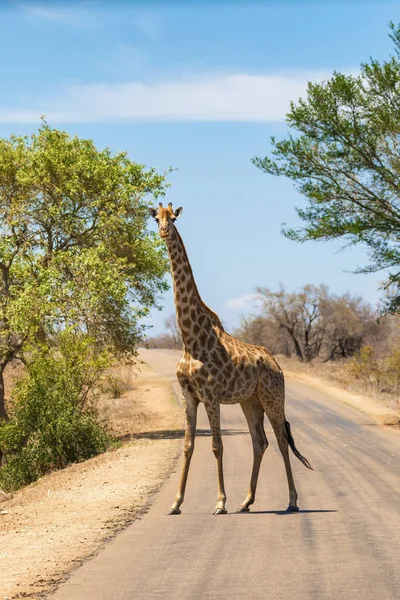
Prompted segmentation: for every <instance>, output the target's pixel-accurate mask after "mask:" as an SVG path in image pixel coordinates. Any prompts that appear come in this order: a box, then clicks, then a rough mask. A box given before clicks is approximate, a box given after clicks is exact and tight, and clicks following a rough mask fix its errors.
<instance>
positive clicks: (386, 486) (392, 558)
mask: <svg viewBox="0 0 400 600" xmlns="http://www.w3.org/2000/svg"><path fill="white" fill-rule="evenodd" d="M142 357H143V358H144V360H146V362H148V363H149V364H150V365H151V366H152V367H154V368H156V369H157V370H158V371H159V372H162V373H163V374H168V375H170V376H171V378H173V377H174V369H175V365H176V362H177V357H178V354H177V353H176V352H168V351H155V350H152V351H144V352H143V353H142ZM286 413H287V418H288V420H289V421H290V422H291V425H292V431H293V434H294V438H295V441H296V444H297V447H298V448H299V450H300V452H301V453H302V454H304V455H305V456H306V457H307V458H308V459H309V460H310V462H311V464H312V465H313V467H314V469H315V470H314V471H309V470H308V469H305V468H304V467H303V465H302V464H301V463H300V462H299V461H298V460H297V459H296V458H295V457H294V455H293V454H292V455H291V460H292V465H293V468H294V475H295V479H296V484H297V490H298V493H299V506H300V512H298V513H285V512H282V511H283V510H284V509H285V508H286V506H287V503H288V493H287V484H286V477H285V473H284V466H283V461H282V459H281V457H280V454H279V453H278V450H277V445H276V441H275V438H274V436H273V433H272V430H271V427H270V426H269V423H266V433H267V436H268V439H269V441H270V446H269V448H268V450H267V452H266V454H265V456H264V461H263V464H262V467H261V473H260V480H259V486H258V493H257V498H256V503H255V505H254V506H253V507H252V512H251V513H249V514H235V510H236V508H238V506H239V504H240V503H241V502H242V501H243V500H244V498H245V496H246V492H247V487H248V483H249V477H250V469H251V461H252V450H251V442H250V437H249V435H248V433H247V428H246V422H245V420H244V417H243V415H242V412H241V409H240V407H239V406H223V407H222V427H223V429H224V437H223V439H224V467H225V483H226V489H227V496H228V502H227V508H228V511H229V514H228V515H220V516H214V515H213V514H212V512H213V510H214V506H215V502H216V492H217V479H216V473H215V459H214V456H213V454H212V451H211V438H210V437H209V436H208V435H207V432H206V431H205V430H207V426H208V424H207V420H206V417H205V412H204V409H203V407H202V406H201V407H200V414H199V422H198V429H199V430H200V431H199V435H198V437H197V439H196V447H195V452H194V456H193V459H192V465H191V471H190V473H189V480H188V487H187V494H186V500H185V502H184V504H183V506H182V514H181V515H179V516H166V515H165V511H166V510H167V509H168V508H169V507H170V505H171V503H172V501H173V499H174V495H175V491H176V487H177V481H178V473H179V467H180V464H178V465H177V470H176V472H174V473H173V474H172V476H171V477H170V478H169V480H168V481H167V482H166V483H165V485H164V486H163V488H162V490H161V491H160V493H159V494H158V496H157V497H156V499H155V502H154V504H153V505H152V507H151V509H150V511H149V512H148V514H146V515H145V516H144V517H143V518H142V519H141V520H140V521H137V522H135V523H134V524H133V525H131V526H130V527H129V528H128V529H127V530H126V531H124V532H123V533H121V534H120V535H118V536H117V537H116V539H115V540H114V541H112V542H111V543H109V544H108V545H107V546H106V548H105V549H103V550H102V551H101V552H100V553H99V555H98V556H97V557H95V558H94V559H92V560H90V561H88V562H86V563H85V564H84V565H83V566H82V567H80V568H79V569H77V570H76V571H75V572H74V573H73V574H72V576H71V577H70V579H69V580H68V581H67V582H66V583H64V584H63V585H62V586H61V587H60V588H59V589H58V591H57V592H56V593H55V594H54V595H53V596H52V600H114V599H115V600H117V599H123V600H150V599H153V598H154V599H155V598H157V599H161V598H162V599H163V600H172V599H174V600H200V599H201V600H206V599H207V600H208V599H210V600H211V599H213V600H214V599H218V600H223V599H229V600H236V599H240V600H249V599H251V600H253V599H257V600H258V599H260V600H261V599H268V600H292V599H293V600H314V599H315V600H328V599H332V600H342V599H343V600H345V599H346V600H396V599H398V598H400V477H399V475H400V467H399V465H400V432H398V431H391V430H383V429H381V428H379V427H378V426H376V425H375V424H374V422H372V421H371V420H370V419H369V418H368V417H365V416H363V415H362V414H361V413H359V412H357V411H355V410H353V409H351V408H349V407H347V406H344V405H342V404H340V403H337V402H335V401H334V400H332V399H329V398H328V397H327V396H325V395H323V394H321V393H320V392H318V391H316V390H314V389H311V388H309V387H307V386H305V385H302V384H299V383H295V382H292V381H288V382H287V408H286ZM171 435H174V434H173V433H171Z"/></svg>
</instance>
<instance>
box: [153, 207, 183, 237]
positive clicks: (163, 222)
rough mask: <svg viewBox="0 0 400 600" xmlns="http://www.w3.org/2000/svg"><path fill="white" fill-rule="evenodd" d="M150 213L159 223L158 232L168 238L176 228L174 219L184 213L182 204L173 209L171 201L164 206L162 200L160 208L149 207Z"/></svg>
mask: <svg viewBox="0 0 400 600" xmlns="http://www.w3.org/2000/svg"><path fill="white" fill-rule="evenodd" d="M149 212H150V215H151V216H152V217H153V219H154V220H155V221H156V223H158V233H159V234H160V236H161V237H162V238H166V237H168V236H169V235H170V233H171V232H172V231H173V230H174V229H175V225H174V221H176V219H177V218H178V217H180V215H181V214H182V206H180V207H179V208H176V209H175V210H173V208H172V204H171V202H170V203H169V204H168V207H167V208H164V207H163V205H162V202H160V203H159V205H158V208H149Z"/></svg>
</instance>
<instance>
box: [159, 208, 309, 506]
mask: <svg viewBox="0 0 400 600" xmlns="http://www.w3.org/2000/svg"><path fill="white" fill-rule="evenodd" d="M181 210H182V209H178V210H177V211H175V212H173V210H172V205H168V208H163V207H162V205H161V204H160V207H159V209H158V211H157V210H155V209H151V211H152V216H153V217H154V218H156V220H157V222H158V223H159V230H160V235H161V237H163V238H165V240H166V243H167V247H168V253H169V257H170V261H171V272H172V278H173V283H174V295H175V307H176V314H177V321H178V325H179V328H180V331H181V335H182V340H183V345H184V350H183V354H182V357H181V359H180V361H179V363H178V365H177V377H178V380H179V383H180V385H181V388H182V392H183V403H184V406H185V411H186V431H185V445H184V464H183V469H182V474H181V480H180V484H179V489H178V493H177V497H176V499H175V502H174V503H173V505H172V508H171V510H170V513H169V514H179V512H180V509H179V507H180V506H181V504H182V502H183V496H184V492H185V487H186V480H187V475H188V470H189V464H190V459H191V456H192V453H193V448H194V438H195V432H196V415H197V407H198V405H199V403H200V402H202V403H203V404H204V406H205V409H206V412H207V415H208V418H209V421H210V427H211V433H212V437H213V451H214V454H215V456H216V459H217V471H218V500H217V507H216V511H215V514H223V513H225V512H226V509H225V502H226V495H225V489H224V480H223V469H222V453H223V445H222V439H221V427H220V405H221V404H237V403H239V404H240V405H241V407H242V409H243V412H244V415H245V417H246V419H247V422H248V425H249V430H250V434H251V437H252V442H253V451H254V462H253V472H252V476H251V482H250V489H249V493H248V495H247V498H246V499H245V501H244V502H243V504H242V505H241V507H240V509H239V511H248V510H249V506H250V505H251V504H252V503H253V502H254V498H255V491H256V486H257V479H258V472H259V469H260V465H261V459H262V456H263V454H264V452H265V450H266V448H267V446H268V441H267V438H266V435H265V431H264V425H263V421H264V412H265V413H266V415H267V417H268V418H269V420H270V422H271V425H272V428H273V430H274V432H275V435H276V437H277V441H278V445H279V448H280V450H281V452H282V456H283V459H284V463H285V467H286V472H287V477H288V484H289V496H290V499H289V509H290V510H298V508H297V492H296V489H295V486H294V481H293V476H292V471H291V467H290V461H289V453H288V445H290V447H291V448H292V450H293V452H294V453H295V454H296V456H297V457H298V458H299V459H300V460H301V461H302V462H303V464H305V465H306V466H308V467H309V468H311V467H310V465H309V463H308V461H307V460H306V459H305V458H304V457H302V456H301V454H300V453H299V452H298V451H297V449H296V447H295V445H294V441H293V438H292V436H291V433H290V425H289V423H288V422H287V421H286V419H285V391H284V376H283V373H282V370H281V368H280V367H279V365H278V363H277V362H276V361H275V359H274V358H273V357H272V355H271V354H270V353H269V352H268V350H266V349H265V348H263V347H261V346H254V345H252V344H246V343H244V342H241V341H239V340H237V339H235V338H233V337H232V336H230V335H229V334H228V333H227V332H226V331H225V329H224V327H223V325H222V323H221V321H220V319H219V318H218V316H217V315H216V314H215V313H214V312H213V311H212V310H210V309H209V308H208V307H207V306H206V305H205V304H204V302H203V301H202V300H201V298H200V294H199V292H198V290H197V286H196V283H195V281H194V277H193V273H192V269H191V266H190V263H189V260H188V257H187V253H186V249H185V247H184V244H183V242H182V239H181V237H180V235H179V233H178V231H177V229H176V227H175V225H174V221H175V219H176V218H177V216H179V214H180V212H181Z"/></svg>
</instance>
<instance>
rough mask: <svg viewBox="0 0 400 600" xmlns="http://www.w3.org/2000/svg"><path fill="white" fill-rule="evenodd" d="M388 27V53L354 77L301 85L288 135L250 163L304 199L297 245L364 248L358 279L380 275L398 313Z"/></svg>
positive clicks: (395, 107)
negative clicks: (285, 181) (291, 184)
mask: <svg viewBox="0 0 400 600" xmlns="http://www.w3.org/2000/svg"><path fill="white" fill-rule="evenodd" d="M390 27H391V36H390V37H391V38H392V40H393V42H394V48H395V53H394V55H393V56H391V57H390V59H389V60H387V61H384V62H379V61H377V60H374V59H371V60H370V62H369V63H366V64H362V65H361V67H360V74H359V75H344V74H342V73H338V72H335V73H334V75H333V77H332V78H331V79H330V80H329V81H326V82H323V83H317V84H315V83H309V84H308V93H307V98H306V99H300V100H299V101H298V103H297V104H295V103H293V102H292V103H291V109H290V112H289V114H288V115H287V123H288V124H289V125H290V127H291V128H292V130H293V131H294V133H293V134H289V135H288V137H287V139H284V140H282V141H276V140H275V138H271V141H272V145H273V150H272V153H271V156H269V157H266V158H258V157H256V158H254V159H253V163H254V164H255V165H256V166H257V167H259V168H260V169H261V170H263V171H265V172H266V173H270V174H273V175H284V176H286V177H289V178H290V179H292V180H293V181H295V182H296V184H297V187H298V189H299V191H300V192H301V193H302V194H304V195H305V196H306V198H307V199H308V206H307V207H306V208H299V209H297V212H298V214H299V216H300V218H301V219H302V221H303V222H304V223H305V225H304V227H303V228H300V229H290V228H289V229H286V230H284V233H285V235H286V236H287V237H289V238H291V239H293V240H297V241H305V240H332V239H336V238H344V239H346V240H347V241H348V242H349V243H350V244H359V243H362V244H365V245H366V246H367V247H368V249H369V254H370V259H371V262H370V264H369V265H367V266H366V267H365V268H363V269H360V270H359V272H372V271H378V270H381V269H387V270H388V279H387V282H386V287H387V288H388V289H390V290H391V293H390V294H388V299H387V306H386V308H387V309H388V310H390V311H394V312H396V311H400V26H399V27H395V26H394V24H393V23H391V24H390Z"/></svg>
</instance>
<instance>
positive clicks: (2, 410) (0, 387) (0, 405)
mask: <svg viewBox="0 0 400 600" xmlns="http://www.w3.org/2000/svg"><path fill="white" fill-rule="evenodd" d="M4 395H5V394H4V367H0V419H5V420H8V415H7V411H6V405H5V397H4ZM4 464H5V456H4V455H3V452H2V451H1V448H0V467H2V466H3V465H4Z"/></svg>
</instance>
